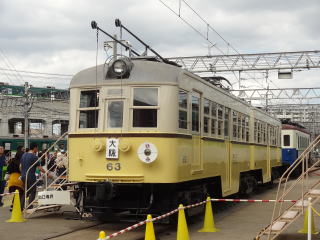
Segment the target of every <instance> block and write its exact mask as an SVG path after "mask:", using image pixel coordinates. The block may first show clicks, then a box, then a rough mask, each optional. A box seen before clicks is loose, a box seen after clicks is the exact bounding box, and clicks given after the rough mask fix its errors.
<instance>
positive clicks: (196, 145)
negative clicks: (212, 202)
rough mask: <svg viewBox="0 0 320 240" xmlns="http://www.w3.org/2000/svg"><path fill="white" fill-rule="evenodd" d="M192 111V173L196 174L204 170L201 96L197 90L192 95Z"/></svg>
mask: <svg viewBox="0 0 320 240" xmlns="http://www.w3.org/2000/svg"><path fill="white" fill-rule="evenodd" d="M191 98H192V99H191V109H192V111H191V113H192V119H191V123H192V126H191V128H192V145H193V146H192V148H193V159H192V165H191V173H192V174H196V173H199V171H201V170H202V159H201V126H200V122H201V118H200V116H201V96H200V94H199V93H197V92H193V93H192V96H191Z"/></svg>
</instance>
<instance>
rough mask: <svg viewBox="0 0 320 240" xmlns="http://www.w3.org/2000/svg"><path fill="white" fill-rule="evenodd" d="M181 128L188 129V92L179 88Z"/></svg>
mask: <svg viewBox="0 0 320 240" xmlns="http://www.w3.org/2000/svg"><path fill="white" fill-rule="evenodd" d="M179 128H182V129H188V93H187V92H185V91H183V90H179Z"/></svg>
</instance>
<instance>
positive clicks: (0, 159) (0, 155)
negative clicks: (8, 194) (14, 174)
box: [0, 146, 6, 207]
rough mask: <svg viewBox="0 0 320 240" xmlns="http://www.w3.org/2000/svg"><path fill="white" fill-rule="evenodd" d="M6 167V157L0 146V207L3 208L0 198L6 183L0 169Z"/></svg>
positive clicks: (0, 198)
mask: <svg viewBox="0 0 320 240" xmlns="http://www.w3.org/2000/svg"><path fill="white" fill-rule="evenodd" d="M5 165H6V155H5V153H4V147H3V146H0V207H2V206H3V203H2V196H1V194H3V193H4V188H5V186H6V181H4V179H3V178H4V176H2V169H3V167H4V166H5Z"/></svg>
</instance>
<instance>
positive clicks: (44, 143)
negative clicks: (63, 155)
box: [0, 138, 67, 153]
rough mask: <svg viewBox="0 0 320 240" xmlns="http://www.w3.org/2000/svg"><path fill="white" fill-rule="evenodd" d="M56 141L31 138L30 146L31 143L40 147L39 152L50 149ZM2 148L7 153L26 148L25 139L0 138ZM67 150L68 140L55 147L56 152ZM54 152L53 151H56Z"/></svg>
mask: <svg viewBox="0 0 320 240" xmlns="http://www.w3.org/2000/svg"><path fill="white" fill-rule="evenodd" d="M55 141H56V139H52V138H29V139H28V142H29V145H30V144H31V143H36V144H37V145H38V149H39V151H42V150H44V149H48V148H49V147H51V146H52V145H53V144H54V143H55ZM0 146H3V147H4V148H5V152H6V153H8V152H10V151H11V152H15V151H16V149H17V147H18V146H24V139H23V138H0ZM62 149H63V150H66V149H67V140H60V141H59V143H58V144H57V145H56V146H55V147H54V150H62ZM54 150H52V151H54Z"/></svg>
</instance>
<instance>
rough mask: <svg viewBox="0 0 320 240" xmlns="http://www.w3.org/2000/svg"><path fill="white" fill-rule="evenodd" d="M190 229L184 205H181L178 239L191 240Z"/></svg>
mask: <svg viewBox="0 0 320 240" xmlns="http://www.w3.org/2000/svg"><path fill="white" fill-rule="evenodd" d="M189 239H190V238H189V231H188V225H187V220H186V216H185V214H184V208H183V205H182V204H180V205H179V215H178V230H177V240H189Z"/></svg>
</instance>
